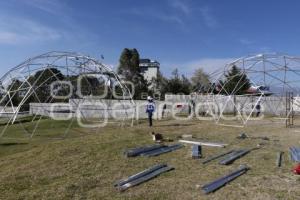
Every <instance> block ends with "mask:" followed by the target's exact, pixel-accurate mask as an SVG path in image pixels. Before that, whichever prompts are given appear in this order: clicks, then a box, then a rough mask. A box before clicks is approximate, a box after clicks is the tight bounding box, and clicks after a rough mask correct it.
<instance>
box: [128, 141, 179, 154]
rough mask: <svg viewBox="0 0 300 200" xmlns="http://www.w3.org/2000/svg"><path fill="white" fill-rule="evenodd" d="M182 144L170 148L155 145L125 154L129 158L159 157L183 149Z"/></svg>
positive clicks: (129, 150)
mask: <svg viewBox="0 0 300 200" xmlns="http://www.w3.org/2000/svg"><path fill="white" fill-rule="evenodd" d="M182 147H183V145H182V144H174V145H170V146H166V145H161V144H155V145H151V146H144V147H138V148H134V149H128V150H126V151H125V152H124V154H125V156H127V157H135V156H147V157H150V156H158V155H160V154H163V153H168V152H171V151H175V150H177V149H180V148H182Z"/></svg>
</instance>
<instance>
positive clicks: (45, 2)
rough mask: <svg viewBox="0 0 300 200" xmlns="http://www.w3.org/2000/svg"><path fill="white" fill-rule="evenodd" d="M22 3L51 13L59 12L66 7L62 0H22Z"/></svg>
mask: <svg viewBox="0 0 300 200" xmlns="http://www.w3.org/2000/svg"><path fill="white" fill-rule="evenodd" d="M18 2H19V1H18ZM22 3H24V4H26V5H28V6H31V7H33V8H36V9H39V10H41V11H44V12H47V13H51V14H59V13H61V12H62V10H64V9H65V8H66V6H65V4H63V1H60V0H22Z"/></svg>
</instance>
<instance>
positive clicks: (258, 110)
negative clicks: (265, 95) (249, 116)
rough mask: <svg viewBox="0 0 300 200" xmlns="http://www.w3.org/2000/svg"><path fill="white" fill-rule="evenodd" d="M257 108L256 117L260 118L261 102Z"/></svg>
mask: <svg viewBox="0 0 300 200" xmlns="http://www.w3.org/2000/svg"><path fill="white" fill-rule="evenodd" d="M255 108H256V117H259V115H260V109H261V107H260V101H258V102H257V104H256V106H255Z"/></svg>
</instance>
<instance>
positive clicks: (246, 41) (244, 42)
mask: <svg viewBox="0 0 300 200" xmlns="http://www.w3.org/2000/svg"><path fill="white" fill-rule="evenodd" d="M239 42H240V43H241V44H243V45H251V44H253V43H254V41H252V40H250V39H247V38H241V39H239Z"/></svg>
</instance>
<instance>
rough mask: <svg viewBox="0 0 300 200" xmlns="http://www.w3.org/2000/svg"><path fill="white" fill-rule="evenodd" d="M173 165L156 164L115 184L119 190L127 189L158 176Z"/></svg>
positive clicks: (171, 168)
mask: <svg viewBox="0 0 300 200" xmlns="http://www.w3.org/2000/svg"><path fill="white" fill-rule="evenodd" d="M173 169H174V168H173V167H169V166H168V165H167V164H159V165H155V166H153V167H150V168H149V169H146V170H144V171H142V172H139V173H137V174H135V175H132V176H129V177H128V178H126V179H123V180H120V181H118V182H117V183H116V184H115V185H114V186H115V187H116V188H117V189H118V190H119V191H124V190H127V189H128V188H130V187H133V186H136V185H139V184H141V183H143V182H146V181H148V180H150V179H152V178H155V177H157V176H158V175H160V174H162V173H164V172H168V171H171V170H173Z"/></svg>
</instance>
